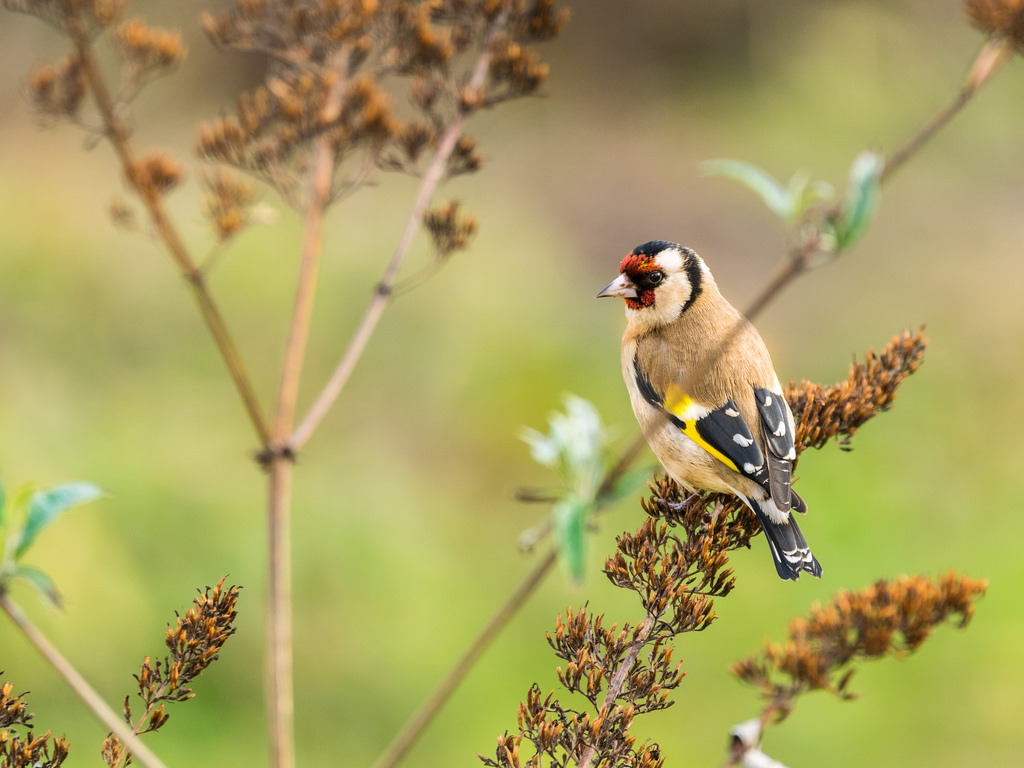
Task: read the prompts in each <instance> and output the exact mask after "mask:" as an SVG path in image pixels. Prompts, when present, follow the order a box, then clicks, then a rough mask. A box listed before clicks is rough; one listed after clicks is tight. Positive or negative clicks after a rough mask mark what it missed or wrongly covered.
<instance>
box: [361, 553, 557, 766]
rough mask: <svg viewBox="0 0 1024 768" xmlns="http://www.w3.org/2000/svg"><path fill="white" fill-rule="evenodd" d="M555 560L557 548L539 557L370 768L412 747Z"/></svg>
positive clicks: (395, 760)
mask: <svg viewBox="0 0 1024 768" xmlns="http://www.w3.org/2000/svg"><path fill="white" fill-rule="evenodd" d="M557 562H558V550H557V549H556V550H552V551H551V552H549V553H548V555H547V557H545V558H544V559H543V560H541V561H540V562H539V563H538V564H537V565H536V567H534V569H533V570H532V571H530V573H529V574H528V575H527V577H526V579H525V580H524V581H523V583H522V584H520V585H519V587H517V588H516V591H515V592H513V593H512V594H511V595H510V596H509V598H508V599H507V600H506V601H505V603H504V605H502V606H501V607H500V608H499V609H498V611H497V613H495V614H494V616H493V617H492V618H491V620H490V621H489V622H488V623H487V625H486V626H485V627H484V628H483V631H482V632H480V634H479V635H478V636H477V638H476V639H475V640H474V641H473V642H472V643H471V644H470V646H469V648H468V649H467V650H466V652H465V653H464V654H463V655H462V658H460V659H459V660H458V661H457V662H456V663H455V666H454V667H452V669H451V671H450V672H449V673H448V675H447V676H446V677H445V678H444V679H443V680H442V681H441V683H440V684H439V685H438V686H437V688H436V689H434V692H433V693H432V694H430V697H429V698H428V699H427V700H426V701H425V702H424V703H423V705H422V706H421V707H420V708H419V710H418V711H417V712H416V713H415V714H414V715H413V716H412V717H411V718H409V720H407V721H406V723H405V725H403V726H402V729H401V730H400V731H399V732H398V734H397V735H396V736H395V738H394V739H393V740H392V741H391V743H390V744H389V745H388V748H387V749H386V750H384V754H382V755H381V756H380V757H379V758H377V761H376V762H375V763H374V764H373V768H393V766H395V765H396V764H397V763H398V762H399V761H400V760H401V759H402V758H403V757H405V755H406V753H408V751H409V750H410V749H411V748H412V746H413V744H415V743H416V740H417V739H419V737H420V736H421V735H422V734H423V731H424V730H425V729H426V727H427V726H428V725H429V724H430V723H431V721H432V720H433V719H434V717H435V716H436V715H437V713H438V712H439V711H440V710H441V708H442V707H444V705H445V704H446V703H447V702H448V700H449V699H450V698H451V696H452V693H454V691H455V689H456V688H457V687H458V686H459V684H460V683H461V682H462V681H463V679H464V678H465V677H466V675H467V674H468V673H469V671H470V670H471V669H472V668H473V665H474V664H476V662H477V661H478V660H479V658H480V656H482V655H483V652H484V651H485V650H487V648H488V647H489V646H490V644H491V643H492V642H493V641H494V639H495V638H496V637H497V636H498V635H499V634H500V633H501V631H502V630H503V629H504V628H505V627H506V626H507V625H508V623H509V622H510V621H511V620H512V617H513V616H515V615H516V613H517V612H518V611H519V609H520V608H522V607H523V605H524V604H525V603H526V601H527V599H528V598H529V597H530V595H532V594H533V593H534V592H535V591H536V590H537V587H538V586H540V585H541V584H542V583H543V582H544V579H545V578H546V577H547V575H548V574H549V573H550V572H551V570H552V568H554V566H555V563H557Z"/></svg>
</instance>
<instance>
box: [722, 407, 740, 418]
mask: <svg viewBox="0 0 1024 768" xmlns="http://www.w3.org/2000/svg"><path fill="white" fill-rule="evenodd" d="M725 415H726V416H732V418H734V419H735V418H736V417H737V416H739V415H740V412H739V411H737V410H736V409H735V408H726V409H725Z"/></svg>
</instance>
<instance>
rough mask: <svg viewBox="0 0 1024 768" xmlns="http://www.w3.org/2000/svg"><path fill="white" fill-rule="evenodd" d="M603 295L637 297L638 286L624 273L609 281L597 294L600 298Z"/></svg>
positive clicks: (625, 297)
mask: <svg viewBox="0 0 1024 768" xmlns="http://www.w3.org/2000/svg"><path fill="white" fill-rule="evenodd" d="M602 296H621V297H622V298H624V299H635V298H637V297H638V296H639V294H638V293H637V292H636V286H635V285H633V281H632V280H630V279H629V278H628V277H627V276H626V275H625V273H623V274H621V275H619V276H618V277H616V278H615V279H614V280H612V281H611V282H610V283H608V285H606V286H605V287H604V290H603V291H601V292H600V293H599V294H597V298H599V299H600V298H601V297H602Z"/></svg>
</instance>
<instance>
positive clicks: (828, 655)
mask: <svg viewBox="0 0 1024 768" xmlns="http://www.w3.org/2000/svg"><path fill="white" fill-rule="evenodd" d="M986 588H987V582H986V581H984V580H976V579H970V578H967V577H966V576H957V575H956V574H954V573H948V574H946V575H945V576H943V577H942V578H941V579H938V580H931V579H927V578H925V577H923V576H902V577H900V578H899V579H896V580H895V581H879V582H878V583H877V584H874V585H872V586H870V587H867V588H866V589H862V590H860V591H859V592H847V591H844V592H840V593H839V594H838V595H837V596H836V598H835V599H834V600H833V601H832V602H831V603H829V604H828V605H825V606H816V607H815V608H814V610H812V611H811V613H810V615H809V616H808V617H807V618H804V619H796V620H795V621H793V622H792V623H791V624H790V626H789V640H788V642H785V643H766V645H765V647H764V650H763V651H762V652H761V654H760V655H757V656H751V657H750V658H748V659H745V660H743V661H740V662H738V663H737V664H736V665H735V666H734V667H733V672H734V673H735V674H736V676H737V677H739V678H740V679H741V680H743V681H744V682H747V683H750V684H751V685H754V686H756V687H758V688H760V689H761V691H762V693H763V694H764V695H765V696H766V697H767V698H768V699H769V700H770V702H771V704H770V706H769V710H770V712H771V713H774V714H776V716H777V717H778V718H779V719H782V718H783V717H785V716H786V715H787V714H789V712H790V711H791V710H792V707H793V705H794V703H795V701H794V700H795V699H796V697H797V696H799V695H800V694H802V693H805V692H807V691H814V690H827V691H831V692H832V693H835V694H837V695H839V696H841V697H843V698H852V696H851V694H849V693H848V692H847V685H848V683H849V681H850V678H851V676H852V675H853V671H854V670H853V669H852V667H851V666H850V665H851V664H852V663H853V662H854V661H857V660H862V659H877V658H882V657H884V656H887V655H891V656H904V655H906V654H909V653H912V652H914V651H915V650H917V648H918V647H919V646H920V645H921V643H923V642H924V641H925V640H926V639H927V638H928V637H929V635H930V634H931V632H932V630H933V629H934V628H935V627H936V626H938V625H939V624H943V623H945V622H947V621H955V622H956V626H958V627H965V626H967V624H968V622H970V620H971V617H972V616H973V615H974V602H975V601H976V600H977V599H978V598H979V597H981V595H983V594H985V590H986ZM839 675H842V677H838V676H839Z"/></svg>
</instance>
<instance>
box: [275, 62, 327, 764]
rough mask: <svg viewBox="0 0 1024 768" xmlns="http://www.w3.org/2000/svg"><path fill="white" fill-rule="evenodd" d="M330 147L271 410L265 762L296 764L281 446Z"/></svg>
mask: <svg viewBox="0 0 1024 768" xmlns="http://www.w3.org/2000/svg"><path fill="white" fill-rule="evenodd" d="M343 83H344V80H343V78H341V77H338V78H337V79H336V81H335V83H334V86H333V87H332V88H331V92H330V94H328V98H327V101H326V102H325V104H324V107H323V112H324V118H325V120H324V121H325V123H329V122H330V121H331V120H332V119H333V117H334V115H333V113H336V112H337V111H339V110H340V109H341V97H342V91H343ZM335 159H336V152H335V150H334V148H333V147H332V145H331V141H330V139H329V138H328V137H327V136H321V137H320V138H318V139H317V140H316V143H315V145H314V147H313V153H312V159H311V163H310V169H309V188H308V192H307V195H306V217H305V227H304V236H303V244H302V263H301V266H300V268H299V280H298V286H297V288H296V291H295V304H294V307H293V309H292V319H291V324H290V325H289V328H288V340H287V342H286V343H285V350H284V361H283V363H282V366H281V382H280V386H279V388H278V395H277V414H276V420H275V426H274V434H273V446H272V452H271V454H270V456H269V467H268V469H269V480H268V484H267V498H268V504H267V507H268V509H267V516H268V525H267V537H268V542H267V544H268V562H269V566H268V571H269V574H268V575H269V580H270V588H269V594H268V602H269V604H268V611H267V613H268V617H267V622H268V628H267V629H268V631H267V664H268V670H267V672H268V678H269V689H270V690H269V694H270V701H269V707H270V711H269V717H270V744H271V765H273V766H274V767H275V768H291V766H293V765H294V764H295V722H294V720H295V703H294V688H295V687H294V682H293V679H292V677H293V671H292V629H291V624H292V594H291V483H292V471H293V464H292V462H293V460H294V455H293V454H292V453H290V452H289V451H288V450H287V448H285V447H284V446H285V443H286V441H287V438H288V435H289V433H290V432H291V429H292V425H293V423H294V420H295V406H296V402H297V401H298V394H299V382H300V379H301V377H302V367H303V363H304V361H305V358H306V344H307V341H308V339H309V327H310V321H311V319H312V316H313V301H314V299H315V297H316V280H317V275H318V273H319V267H320V255H321V252H322V245H323V224H324V211H325V210H326V208H327V206H328V205H329V203H330V202H331V186H332V180H333V172H334V164H335Z"/></svg>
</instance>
